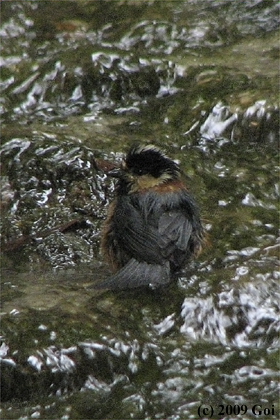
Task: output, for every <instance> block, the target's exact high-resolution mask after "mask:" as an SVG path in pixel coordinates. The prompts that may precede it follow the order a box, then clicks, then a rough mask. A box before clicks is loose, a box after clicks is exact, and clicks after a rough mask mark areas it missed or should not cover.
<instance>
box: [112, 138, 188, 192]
mask: <svg viewBox="0 0 280 420" xmlns="http://www.w3.org/2000/svg"><path fill="white" fill-rule="evenodd" d="M111 175H112V176H115V177H117V178H119V186H120V188H121V189H126V190H127V191H128V192H130V193H131V192H136V191H139V190H142V189H147V188H152V187H156V186H158V185H160V184H162V183H166V182H168V181H171V180H176V179H178V178H179V177H180V169H179V166H178V164H177V163H176V162H174V161H173V160H172V159H170V158H169V157H167V156H166V155H165V153H164V152H163V151H162V150H160V149H159V148H157V147H156V146H154V145H146V146H143V145H136V146H132V147H131V148H130V150H129V151H128V153H127V155H126V158H125V159H124V161H123V162H122V164H121V167H120V169H117V170H115V171H111Z"/></svg>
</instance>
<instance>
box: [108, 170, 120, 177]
mask: <svg viewBox="0 0 280 420" xmlns="http://www.w3.org/2000/svg"><path fill="white" fill-rule="evenodd" d="M121 172H122V171H121V168H115V169H112V170H111V171H108V172H107V176H111V177H113V178H120V177H121Z"/></svg>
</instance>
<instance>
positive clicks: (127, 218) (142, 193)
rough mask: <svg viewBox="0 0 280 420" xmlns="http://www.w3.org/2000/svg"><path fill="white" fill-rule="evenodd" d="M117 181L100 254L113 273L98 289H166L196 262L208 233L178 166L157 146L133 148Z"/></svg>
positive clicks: (111, 173)
mask: <svg viewBox="0 0 280 420" xmlns="http://www.w3.org/2000/svg"><path fill="white" fill-rule="evenodd" d="M109 175H111V176H114V177H117V178H118V182H117V186H116V197H115V199H114V201H113V202H112V203H111V205H110V207H109V211H108V216H107V219H106V221H105V225H104V229H103V233H102V241H101V250H102V253H103V255H104V256H105V257H106V258H107V260H108V262H109V264H110V266H111V267H112V269H113V270H114V271H115V273H114V274H113V275H112V276H111V277H109V278H108V279H107V280H105V281H103V282H101V283H100V284H99V285H97V286H96V287H97V288H107V289H113V290H116V289H120V290H122V289H132V288H137V287H140V286H149V287H150V288H152V289H156V288H157V287H160V286H164V285H166V284H168V283H170V282H171V280H172V279H173V278H176V273H178V272H179V271H180V269H182V268H183V267H185V266H186V264H187V263H188V262H189V261H190V260H191V258H192V257H195V256H197V255H198V254H199V253H200V251H201V248H202V244H203V238H204V230H203V227H202V224H201V220H200V215H199V209H198V206H197V204H196V202H195V200H194V198H193V196H192V195H191V194H190V192H189V191H188V189H187V186H186V184H185V182H184V175H183V173H182V172H181V170H180V168H179V166H178V164H177V163H176V162H175V161H173V160H172V159H170V158H169V157H167V156H166V154H165V153H164V152H163V151H161V150H160V149H159V148H157V147H156V146H154V145H144V146H143V145H134V146H132V147H131V148H130V150H129V151H128V154H127V156H126V158H125V160H124V161H123V162H122V164H121V167H120V168H118V169H114V170H112V171H110V172H109Z"/></svg>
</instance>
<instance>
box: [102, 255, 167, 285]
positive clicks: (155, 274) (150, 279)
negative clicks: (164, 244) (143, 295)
mask: <svg viewBox="0 0 280 420" xmlns="http://www.w3.org/2000/svg"><path fill="white" fill-rule="evenodd" d="M169 282H170V267H169V262H166V263H165V264H164V265H159V264H148V263H146V262H139V261H137V260H135V259H134V258H132V259H131V260H129V262H128V263H127V264H126V265H125V266H124V267H123V268H121V269H120V270H119V271H118V272H117V273H116V274H114V275H112V276H111V277H109V278H108V279H107V280H105V281H103V282H102V283H99V284H97V285H95V286H94V288H95V289H111V290H124V289H134V288H137V287H141V286H149V287H150V288H152V289H156V288H157V287H159V286H163V285H166V284H168V283H169Z"/></svg>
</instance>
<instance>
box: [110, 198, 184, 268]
mask: <svg viewBox="0 0 280 420" xmlns="http://www.w3.org/2000/svg"><path fill="white" fill-rule="evenodd" d="M118 211H119V212H121V214H119V215H118V217H117V220H118V223H119V225H120V226H119V228H118V229H117V235H118V243H119V244H120V246H122V247H123V248H124V249H125V250H126V251H127V253H128V255H131V256H132V257H134V258H135V259H137V260H140V261H145V262H147V263H150V264H163V263H164V261H166V260H167V259H169V257H170V256H171V255H172V254H174V253H176V252H177V251H178V254H182V252H185V251H186V250H187V248H188V242H189V239H190V236H191V233H192V223H191V221H190V220H189V219H188V217H187V216H186V215H185V214H184V213H182V212H180V211H179V210H172V211H169V212H168V211H167V212H164V213H163V214H162V215H161V216H160V218H159V221H158V226H156V223H155V226H154V225H152V224H149V223H147V222H146V221H145V220H144V217H143V216H142V214H141V212H140V210H139V209H137V208H135V207H134V206H133V205H132V204H131V203H130V202H129V200H127V201H126V202H125V203H123V205H120V206H119V208H118ZM120 215H121V216H122V217H120Z"/></svg>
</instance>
